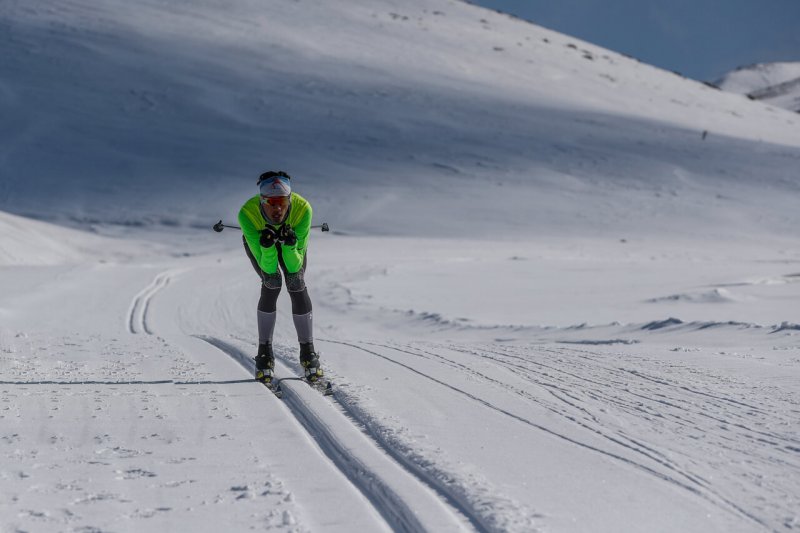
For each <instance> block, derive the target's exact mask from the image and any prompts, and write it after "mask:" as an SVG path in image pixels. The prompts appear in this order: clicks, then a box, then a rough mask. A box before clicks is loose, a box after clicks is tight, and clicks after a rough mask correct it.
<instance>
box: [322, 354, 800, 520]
mask: <svg viewBox="0 0 800 533" xmlns="http://www.w3.org/2000/svg"><path fill="white" fill-rule="evenodd" d="M328 342H333V343H336V344H341V345H345V346H350V347H353V348H356V349H360V350H363V351H365V352H367V353H369V354H371V355H375V356H378V357H381V358H383V359H385V360H387V361H390V362H392V363H394V364H397V365H399V366H402V367H404V368H406V369H408V370H409V371H411V372H413V373H415V374H418V375H420V376H423V377H425V378H427V379H429V380H431V381H434V382H436V383H438V384H440V385H442V386H444V387H447V388H449V389H451V390H453V391H455V392H458V393H459V394H462V395H464V396H466V397H468V398H470V399H471V400H473V401H475V402H478V403H480V404H482V405H484V406H486V407H488V408H490V409H493V410H495V411H497V412H499V413H502V414H504V415H506V416H509V417H510V418H512V419H515V420H518V421H520V422H522V423H525V424H527V425H529V426H532V427H534V428H537V429H539V430H541V431H544V432H546V433H549V434H551V435H553V436H556V437H558V438H560V439H563V440H565V441H567V442H570V443H572V444H575V445H578V446H581V447H584V448H587V449H590V450H592V451H594V452H598V453H601V454H603V455H605V456H607V457H610V458H612V459H615V460H618V461H621V462H623V463H624V464H627V465H629V466H632V467H634V468H637V469H639V470H642V471H644V472H646V473H647V474H650V475H653V476H654V477H656V478H658V479H661V480H663V481H667V482H669V483H671V484H673V485H675V486H677V487H680V488H682V489H685V490H688V491H689V492H691V493H692V494H694V495H696V496H698V497H701V498H703V499H705V500H706V501H709V502H710V503H712V504H713V505H715V506H717V507H720V508H722V509H725V510H727V511H731V512H735V513H737V514H739V515H740V516H743V517H746V518H747V519H749V520H752V521H753V522H755V523H756V524H758V525H759V526H761V527H764V528H767V529H774V528H775V527H776V525H775V524H771V523H768V522H767V521H766V520H765V519H764V518H762V517H761V516H759V515H760V514H762V513H758V512H757V511H755V510H751V509H748V505H747V504H745V503H740V502H737V501H734V500H733V499H731V498H729V497H727V496H725V495H724V494H723V493H722V490H720V488H719V487H720V486H724V484H725V481H720V479H719V478H720V477H721V478H723V479H725V478H728V479H727V481H732V482H737V483H738V484H740V485H741V486H742V489H743V490H745V491H746V490H747V486H748V484H750V483H753V482H754V481H755V484H756V485H758V486H759V488H761V483H760V482H759V481H758V480H754V479H749V478H750V477H752V476H750V475H749V474H748V473H747V472H743V473H740V474H739V475H738V478H730V476H731V474H729V473H727V475H726V473H725V472H722V473H721V474H722V475H718V474H720V472H717V471H714V474H715V476H714V478H715V481H714V482H713V483H712V482H711V481H709V480H707V479H705V478H704V477H703V476H702V475H700V474H697V473H695V472H693V469H692V467H695V468H696V467H697V466H707V464H708V457H709V456H710V455H708V454H711V453H712V452H713V450H714V449H723V450H725V451H726V452H729V453H730V454H732V455H735V456H736V457H740V458H741V459H742V461H743V462H746V463H756V464H758V463H762V464H763V463H764V462H766V463H768V464H769V463H771V464H769V466H770V468H772V469H774V468H775V465H776V464H778V465H780V467H781V468H784V469H788V470H790V471H791V470H794V471H798V470H800V464H798V462H797V456H796V450H797V449H798V444H799V443H798V439H797V438H796V437H793V436H792V435H790V434H786V435H782V434H779V433H776V432H775V431H766V430H763V429H756V428H754V427H752V426H753V425H754V424H759V425H764V426H767V427H791V420H789V419H788V418H786V417H785V416H783V415H782V413H786V412H787V410H786V409H785V406H783V408H779V406H778V405H761V406H759V405H753V403H754V402H745V401H741V400H737V399H733V398H731V397H728V396H724V395H720V394H719V393H716V394H715V393H710V392H705V391H702V390H698V389H699V387H700V386H701V384H702V381H701V380H697V381H696V382H694V383H689V384H687V383H686V382H685V381H682V380H681V381H677V380H676V381H675V382H672V381H670V380H669V378H663V379H658V378H654V377H651V376H647V375H646V374H644V373H642V372H640V371H638V370H635V369H634V370H632V369H630V368H622V367H617V366H615V365H614V364H612V365H610V366H609V365H608V364H607V361H609V360H610V361H611V362H612V363H615V364H619V363H621V361H619V360H617V359H616V358H614V357H610V356H609V354H598V353H594V352H590V351H585V350H577V349H559V350H552V349H546V348H543V347H537V350H540V351H543V352H545V353H547V355H548V360H549V361H552V364H544V363H541V362H539V361H536V360H534V357H533V356H532V354H531V351H530V350H529V349H525V348H522V347H507V346H500V345H496V344H494V345H489V346H486V347H484V346H482V347H481V348H480V349H472V348H465V347H464V346H460V345H455V344H449V345H446V346H435V345H432V344H431V343H423V344H424V345H425V346H427V347H428V349H424V348H421V347H419V346H411V345H404V344H400V345H390V344H381V343H374V342H371V343H366V342H365V343H363V344H365V345H368V346H370V347H371V348H373V349H368V348H365V347H364V346H359V345H357V344H354V343H349V342H341V341H331V340H329V341H328ZM431 346H434V349H435V350H437V351H444V350H450V351H452V352H454V353H456V354H461V355H467V356H471V357H477V358H480V359H482V360H484V361H490V362H492V363H494V364H496V365H498V366H500V367H503V368H505V369H508V370H509V371H511V372H514V373H515V374H517V375H518V376H520V377H523V378H524V379H526V380H527V381H530V382H531V383H533V384H535V385H536V386H538V387H541V388H542V389H544V390H545V391H546V392H547V393H548V394H549V395H550V396H551V397H552V398H553V399H554V401H553V402H546V401H543V400H542V398H541V397H537V396H535V395H533V394H531V393H530V392H528V391H526V390H524V389H521V388H519V387H515V386H513V385H512V384H510V383H507V382H505V381H501V380H498V379H495V378H492V377H491V376H488V375H487V374H486V373H483V372H480V371H478V370H476V369H475V368H473V367H472V366H469V365H467V364H464V363H461V362H459V361H457V360H455V359H451V358H449V357H445V356H444V355H442V354H441V353H437V351H433V349H431V348H430V347H431ZM375 350H378V351H375ZM383 350H392V351H393V352H399V353H402V354H407V355H412V356H415V357H423V358H426V359H430V360H433V361H437V362H439V363H442V364H444V365H447V366H448V367H449V368H451V369H455V370H458V371H460V372H463V373H465V374H468V375H470V376H471V377H473V378H477V379H478V380H479V381H480V382H483V383H487V384H489V385H491V386H492V387H495V388H497V389H499V390H502V391H503V392H504V394H512V395H514V396H516V397H519V398H522V399H524V400H525V401H529V402H533V403H535V404H537V405H538V406H540V407H544V408H545V409H547V410H549V411H550V412H552V413H555V414H557V415H559V416H561V417H563V418H564V419H565V420H567V421H569V422H570V423H572V424H575V425H576V426H577V427H579V428H580V429H582V430H588V431H590V432H591V433H593V434H595V435H597V436H599V437H601V438H602V439H604V440H606V441H608V442H609V443H611V444H612V445H613V446H615V447H620V448H621V449H622V450H620V451H619V452H616V451H609V450H606V449H603V448H600V447H598V446H595V445H592V444H589V443H587V442H582V441H581V440H578V439H576V438H574V437H571V436H569V435H565V434H562V433H559V432H556V431H554V430H552V429H550V428H547V427H544V426H542V425H540V424H538V423H536V422H534V421H532V420H529V419H526V418H524V417H522V416H519V415H517V414H515V413H512V412H510V411H508V410H507V409H504V408H503V407H500V406H498V405H494V404H493V403H491V402H489V401H487V400H485V399H483V398H480V397H478V396H477V395H475V394H473V393H471V392H469V391H466V390H463V389H460V388H458V387H455V386H453V385H451V384H449V383H445V382H443V381H441V380H439V379H437V378H436V377H434V376H431V375H428V374H426V373H423V372H421V371H420V370H418V369H416V368H413V367H412V366H410V365H407V364H405V363H403V362H402V361H400V360H397V359H395V358H393V357H391V356H389V355H387V354H386V353H380V352H381V351H383ZM611 355H612V356H613V354H611ZM670 368H673V367H670ZM674 368H675V369H677V370H678V371H680V370H681V369H679V368H677V366H675V367H674ZM598 370H600V372H598ZM667 370H670V369H667ZM683 370H685V369H683ZM582 373H585V374H587V375H588V376H589V377H587V376H584V375H581V374H582ZM667 375H669V372H667ZM682 377H683V376H682V375H679V376H676V378H679V379H680V378H682ZM699 377H701V378H702V379H703V380H709V379H712V380H715V381H718V382H721V381H722V380H719V379H715V378H714V376H712V375H702V376H699ZM632 378H633V380H632ZM716 384H719V385H720V387H719V388H722V386H724V385H725V384H726V383H716ZM768 398H769V397H768V396H767V399H768ZM787 403H789V404H790V405H794V403H793V401H792V400H791V399H788V400H787ZM598 404H599V405H598ZM605 406H609V407H611V408H613V409H619V410H621V411H622V412H624V413H627V414H630V415H632V416H633V417H635V419H637V420H645V421H646V422H647V424H646V425H642V424H641V422H640V423H639V424H638V426H634V427H633V428H625V430H623V429H622V428H618V429H615V428H614V427H609V426H611V424H610V421H609V420H607V418H608V417H605V418H604V417H603V416H602V413H603V412H605V410H604V408H605ZM594 411H596V412H594ZM790 412H791V410H790ZM698 418H699V419H701V420H702V419H708V420H710V421H711V424H709V423H708V422H705V423H698V422H697V419H698ZM701 428H702V429H701ZM712 429H713V430H714V431H710V430H712ZM637 430H638V432H639V433H641V434H640V435H631V434H628V433H629V432H637ZM703 430H705V433H704V434H703V435H702V439H706V440H707V442H708V444H706V443H705V442H702V441H701V440H699V439H701V437H696V436H695V437H693V436H692V435H688V438H691V439H692V440H691V443H690V444H688V445H686V446H682V447H680V448H679V449H677V450H673V449H668V450H659V449H658V448H659V447H660V446H663V444H662V443H663V441H664V439H663V438H660V437H659V435H660V436H663V434H665V433H668V432H669V433H673V434H677V435H681V436H682V435H686V434H687V433H689V432H694V433H700V432H701V431H703ZM731 431H738V432H739V433H740V434H739V435H736V438H733V435H732V434H731V433H730V432H731ZM739 437H744V438H743V439H740V438H739ZM681 442H682V443H683V441H681ZM754 447H755V449H753V448H754ZM765 447H766V448H770V449H771V451H773V452H778V453H771V454H765V456H763V457H762V456H761V455H759V453H758V452H759V451H762V450H763V449H764V448H765ZM628 452H632V453H634V454H636V457H639V458H640V459H638V460H634V459H632V458H630V457H626V456H625V455H623V454H627V453H628ZM776 455H778V457H776ZM781 455H782V456H784V458H783V459H782V458H781V457H780V456H781ZM670 457H674V459H670ZM647 463H652V464H651V465H648V464H647ZM765 466H766V465H765ZM739 478H740V479H739ZM780 493H783V494H785V492H780ZM778 495H779V491H777V490H776V491H775V494H774V496H778ZM756 499H759V498H758V496H756ZM772 511H775V510H774V509H773V510H772ZM762 512H763V509H762ZM770 514H772V515H775V514H776V513H772V512H771V513H770Z"/></svg>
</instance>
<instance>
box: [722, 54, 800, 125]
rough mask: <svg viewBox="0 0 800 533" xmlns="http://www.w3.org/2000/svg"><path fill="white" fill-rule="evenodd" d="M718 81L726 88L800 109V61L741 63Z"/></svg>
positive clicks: (756, 98) (786, 106) (789, 108)
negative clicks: (740, 65) (741, 65)
mask: <svg viewBox="0 0 800 533" xmlns="http://www.w3.org/2000/svg"><path fill="white" fill-rule="evenodd" d="M716 84H717V85H718V86H719V87H720V88H721V89H723V90H725V91H730V92H733V93H738V94H744V95H747V96H748V97H749V98H752V99H753V100H759V101H762V102H765V103H768V104H771V105H774V106H776V107H782V108H784V109H788V110H790V111H796V112H798V113H800V62H794V63H759V64H756V65H750V66H747V67H741V68H738V69H736V70H734V71H733V72H730V73H728V74H727V75H725V76H723V77H722V79H721V80H719V81H718V82H717V83H716Z"/></svg>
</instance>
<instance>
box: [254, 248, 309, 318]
mask: <svg viewBox="0 0 800 533" xmlns="http://www.w3.org/2000/svg"><path fill="white" fill-rule="evenodd" d="M242 241H243V242H244V251H245V252H246V253H247V257H248V258H249V259H250V264H252V265H253V269H255V271H256V274H258V276H259V277H260V278H261V281H262V283H261V298H259V300H258V310H259V311H263V312H265V313H274V312H275V311H276V309H277V303H278V295H279V294H280V293H281V289H280V287H278V288H277V289H269V288H267V286H266V285H265V284H264V283H263V281H264V277H265V276H266V273H265V272H264V271H263V270H261V267H260V266H258V262H257V261H256V258H255V257H253V253H252V252H251V251H250V246H248V245H247V240H245V238H244V237H242ZM275 246H277V248H278V264H279V265H280V267H281V270H282V271H283V278H284V279H286V276H287V275H288V272H287V271H286V264H285V263H284V262H283V257H282V256H281V245H280V244H276V245H275ZM307 264H308V254H306V256H305V257H303V267H302V268H301V269H300V272H303V273H305V271H306V265H307ZM289 297H290V298H291V299H292V314H293V315H305V314H307V313H310V312H311V298H310V297H309V296H308V289H307V288H305V287H304V288H303V290H302V291H297V292H292V291H289Z"/></svg>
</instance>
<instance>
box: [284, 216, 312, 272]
mask: <svg viewBox="0 0 800 533" xmlns="http://www.w3.org/2000/svg"><path fill="white" fill-rule="evenodd" d="M312 214H313V212H312V209H311V205H310V204H306V210H305V212H304V213H303V217H302V218H301V219H300V221H299V222H298V223H297V226H294V227H293V228H292V229H293V230H294V232H295V234H296V235H297V243H295V244H294V245H292V246H286V245H284V246H282V247H281V251H282V253H283V261H284V263H286V268H287V269H288V270H289V272H298V271H299V270H300V269H301V268H302V266H303V259H304V258H305V256H306V249H307V246H308V234H309V233H310V232H311V216H312Z"/></svg>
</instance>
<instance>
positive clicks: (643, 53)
mask: <svg viewBox="0 0 800 533" xmlns="http://www.w3.org/2000/svg"><path fill="white" fill-rule="evenodd" d="M472 1H473V3H475V4H478V5H481V6H484V7H489V8H492V9H498V10H500V11H504V12H506V13H511V14H514V15H516V16H518V17H521V18H524V19H527V20H531V21H533V22H535V23H536V24H539V25H542V26H545V27H547V28H550V29H553V30H556V31H560V32H563V33H566V34H569V35H573V36H575V37H579V38H581V39H584V40H586V41H589V42H592V43H594V44H598V45H600V46H604V47H606V48H610V49H611V50H615V51H617V52H622V53H626V54H629V55H632V56H634V57H636V58H637V59H640V60H642V61H644V62H646V63H650V64H653V65H656V66H658V67H661V68H665V69H668V70H673V71H678V72H680V73H681V74H684V75H685V76H688V77H690V78H695V79H698V80H704V81H714V80H716V79H718V78H719V77H721V76H722V75H723V74H725V73H726V72H728V71H730V70H733V69H735V68H737V67H740V66H745V65H750V64H753V63H765V62H774V61H800V31H798V30H797V28H798V27H800V1H798V0H762V1H756V0H671V1H669V2H665V1H655V0H649V1H642V0H611V1H608V0H605V1H601V0H561V1H560V2H552V1H549V0H472Z"/></svg>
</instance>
